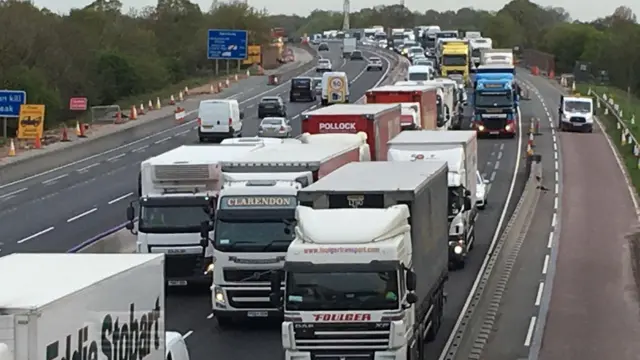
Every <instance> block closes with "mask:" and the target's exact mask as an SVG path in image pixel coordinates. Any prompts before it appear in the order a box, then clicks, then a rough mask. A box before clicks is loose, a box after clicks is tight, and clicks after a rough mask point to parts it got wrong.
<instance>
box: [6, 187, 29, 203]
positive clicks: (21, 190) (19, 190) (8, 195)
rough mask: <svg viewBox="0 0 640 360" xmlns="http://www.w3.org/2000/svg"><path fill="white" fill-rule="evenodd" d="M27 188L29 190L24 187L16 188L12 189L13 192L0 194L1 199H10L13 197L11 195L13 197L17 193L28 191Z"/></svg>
mask: <svg viewBox="0 0 640 360" xmlns="http://www.w3.org/2000/svg"><path fill="white" fill-rule="evenodd" d="M27 190H28V188H22V189H18V190H15V191H12V192H10V193H7V194H4V195H0V200H6V199H9V198H11V197H13V196H15V195H18V194H20V193H21V192H23V191H27Z"/></svg>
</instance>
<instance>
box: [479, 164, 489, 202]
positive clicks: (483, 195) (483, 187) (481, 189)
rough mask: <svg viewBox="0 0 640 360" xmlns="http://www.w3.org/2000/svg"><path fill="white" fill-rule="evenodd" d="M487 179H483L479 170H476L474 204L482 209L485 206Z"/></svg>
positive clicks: (487, 193)
mask: <svg viewBox="0 0 640 360" xmlns="http://www.w3.org/2000/svg"><path fill="white" fill-rule="evenodd" d="M487 185H489V180H487V179H485V178H483V177H482V175H480V172H479V171H478V172H476V206H477V207H478V209H481V210H482V209H484V208H485V207H486V206H487V195H489V192H488V190H489V189H488V188H487V187H488V186H487Z"/></svg>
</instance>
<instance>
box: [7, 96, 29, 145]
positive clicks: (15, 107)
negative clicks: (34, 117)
mask: <svg viewBox="0 0 640 360" xmlns="http://www.w3.org/2000/svg"><path fill="white" fill-rule="evenodd" d="M26 103H27V92H26V91H23V90H0V117H1V118H2V136H3V137H4V138H7V136H8V134H7V132H8V130H7V128H8V125H7V122H8V121H9V119H12V118H18V117H19V116H20V106H21V105H23V104H26Z"/></svg>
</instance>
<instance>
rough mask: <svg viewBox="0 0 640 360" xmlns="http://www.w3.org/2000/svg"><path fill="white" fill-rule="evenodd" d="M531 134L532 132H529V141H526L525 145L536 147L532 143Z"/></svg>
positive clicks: (532, 134)
mask: <svg viewBox="0 0 640 360" xmlns="http://www.w3.org/2000/svg"><path fill="white" fill-rule="evenodd" d="M533 136H534V133H533V132H531V133H529V141H528V142H527V145H528V146H531V147H532V148H534V147H536V146H535V144H534V143H533Z"/></svg>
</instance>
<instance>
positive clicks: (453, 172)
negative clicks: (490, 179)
mask: <svg viewBox="0 0 640 360" xmlns="http://www.w3.org/2000/svg"><path fill="white" fill-rule="evenodd" d="M388 144H389V156H388V159H389V161H433V160H435V161H438V162H439V161H446V162H447V164H448V167H449V179H448V187H449V188H448V194H449V207H448V211H447V214H448V217H449V262H450V266H451V268H452V269H455V268H461V267H464V264H465V261H466V258H467V256H468V254H469V251H470V250H471V249H472V248H473V242H474V241H475V229H476V214H477V208H476V206H475V203H476V199H475V197H476V185H477V179H476V172H477V170H478V144H477V138H476V132H475V131H466V130H465V131H428V130H424V131H411V132H409V131H404V132H402V133H400V134H399V135H398V136H396V137H395V138H393V139H391V141H389V143H388Z"/></svg>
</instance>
